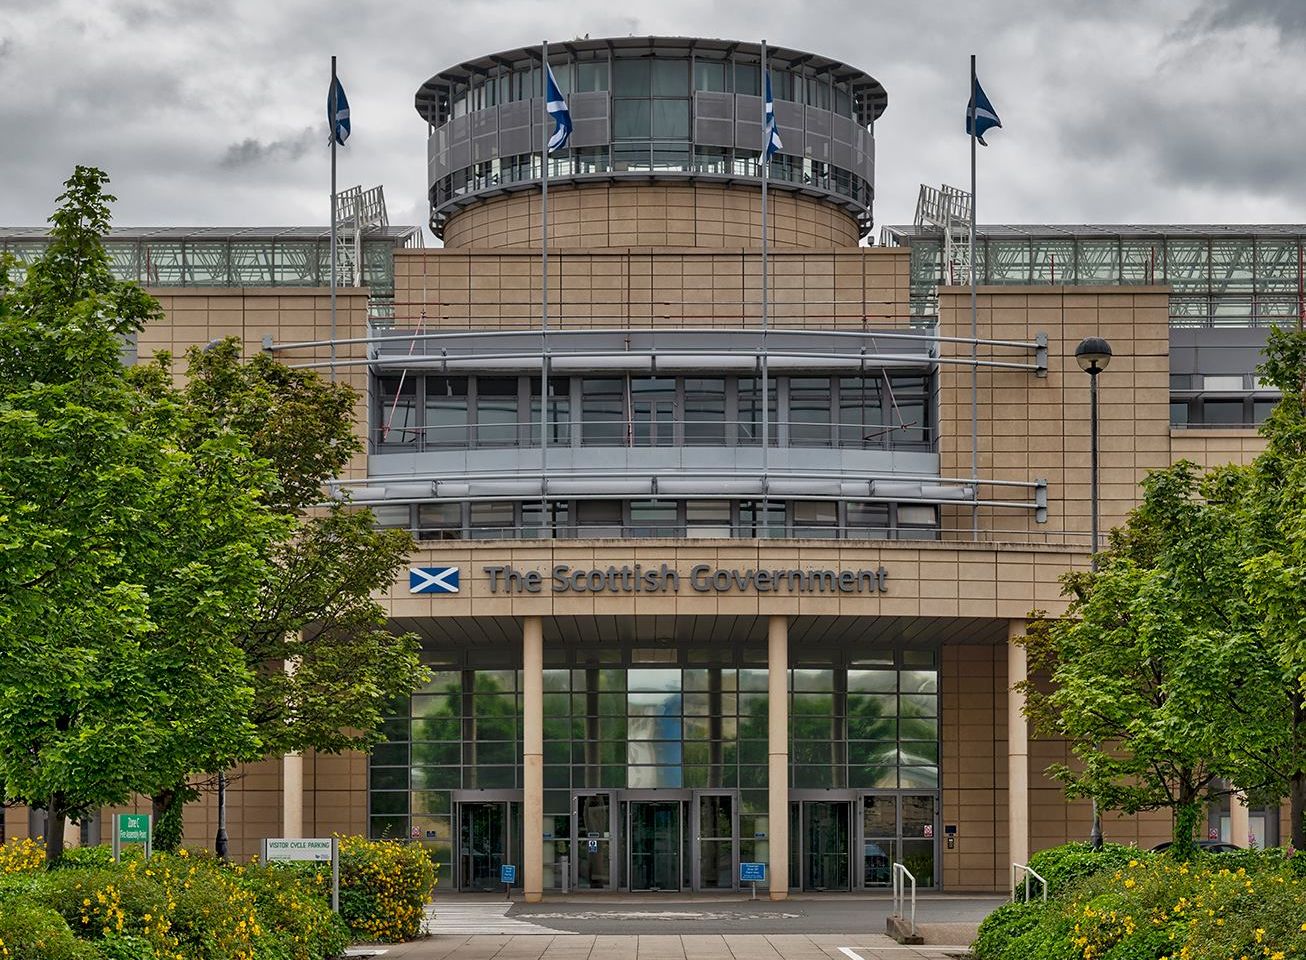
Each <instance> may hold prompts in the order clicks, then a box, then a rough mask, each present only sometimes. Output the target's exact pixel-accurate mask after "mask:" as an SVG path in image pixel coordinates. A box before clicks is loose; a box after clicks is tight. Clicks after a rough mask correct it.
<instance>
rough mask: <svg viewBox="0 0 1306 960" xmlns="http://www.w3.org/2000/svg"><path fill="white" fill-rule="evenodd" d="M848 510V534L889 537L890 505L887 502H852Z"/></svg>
mask: <svg viewBox="0 0 1306 960" xmlns="http://www.w3.org/2000/svg"><path fill="white" fill-rule="evenodd" d="M847 511H848V536H850V537H876V538H880V537H888V536H889V505H888V504H887V503H850V504H848V507H847Z"/></svg>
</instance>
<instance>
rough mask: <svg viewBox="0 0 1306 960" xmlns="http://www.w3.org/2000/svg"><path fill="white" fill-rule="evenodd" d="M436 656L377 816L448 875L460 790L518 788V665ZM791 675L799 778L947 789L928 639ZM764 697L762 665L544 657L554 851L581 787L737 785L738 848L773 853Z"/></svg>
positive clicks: (389, 743)
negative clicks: (920, 646) (555, 661)
mask: <svg viewBox="0 0 1306 960" xmlns="http://www.w3.org/2000/svg"><path fill="white" fill-rule="evenodd" d="M694 653H695V652H694V651H690V654H691V658H693V657H694ZM619 656H620V654H618V657H619ZM436 667H437V672H436V673H435V675H434V676H433V678H432V680H431V681H430V683H428V684H427V685H426V686H425V687H424V688H423V689H422V690H421V691H420V692H419V693H417V694H415V695H414V696H413V697H412V698H411V699H410V700H409V701H406V702H404V703H402V704H398V705H396V707H395V708H394V709H393V711H392V714H391V716H390V718H389V719H387V720H386V721H385V723H384V726H383V733H384V735H385V738H386V739H385V741H384V742H383V743H381V744H378V745H377V746H376V747H375V748H373V750H372V755H371V763H370V781H369V784H370V790H369V793H370V806H369V810H370V818H371V819H370V826H369V829H370V832H371V835H372V836H374V837H391V838H411V839H414V840H419V841H421V842H422V843H423V844H424V845H425V846H427V847H429V848H431V850H432V854H433V856H434V857H435V859H436V860H437V861H438V862H439V863H441V864H442V867H441V871H442V874H441V877H442V882H449V878H450V874H449V872H448V871H449V865H450V864H451V862H452V852H453V851H452V846H451V844H452V838H453V836H454V824H453V823H452V817H453V812H454V811H453V791H457V790H478V789H490V790H495V789H520V788H521V785H522V783H521V766H520V763H521V749H522V741H521V736H522V734H521V715H522V714H521V710H522V707H521V678H520V673H519V672H518V671H517V670H515V669H461V670H459V669H451V668H448V667H441V666H440V665H439V664H437V665H436ZM789 688H790V693H789V697H790V717H791V719H790V764H791V765H790V781H791V786H793V787H795V788H802V789H809V788H853V789H856V788H865V789H871V790H875V791H887V792H892V791H911V792H915V793H918V794H919V793H922V792H926V793H928V792H930V791H934V790H937V788H938V785H939V721H938V717H939V704H938V699H939V698H938V667H937V660H936V656H935V654H934V652H933V651H928V650H907V651H899V652H898V653H897V654H894V653H893V652H889V651H886V652H885V653H883V654H882V655H879V656H870V657H863V658H861V659H857V660H854V661H851V662H848V663H847V665H846V666H835V665H834V663H833V662H832V661H831V662H827V663H825V664H821V663H819V662H817V661H809V662H807V663H805V664H803V665H800V666H796V667H795V668H794V669H792V670H791V671H790V678H789ZM767 697H768V694H767V671H766V669H765V667H764V666H740V665H729V666H683V665H682V666H626V665H620V664H609V665H587V666H574V667H573V666H555V667H552V668H549V669H546V670H545V672H544V813H545V818H546V824H545V830H546V832H548V833H551V834H552V840H553V841H554V842H553V843H551V844H546V859H548V860H549V863H550V864H551V863H553V862H554V858H556V857H561V856H566V850H567V844H566V841H567V839H568V838H569V837H570V829H571V828H570V817H569V814H570V812H571V809H572V797H573V795H574V794H576V793H584V792H586V791H594V790H617V791H622V790H648V789H672V790H689V789H711V788H719V789H722V790H726V791H729V792H734V791H737V792H738V797H739V818H740V819H739V837H740V857H741V859H743V860H745V861H758V860H763V861H764V860H766V859H768V855H767V849H766V840H765V837H766V835H767V833H768V828H767V790H766V788H767V722H768V710H767ZM551 871H552V867H551V866H550V865H549V864H546V876H552V875H553V873H552V872H551Z"/></svg>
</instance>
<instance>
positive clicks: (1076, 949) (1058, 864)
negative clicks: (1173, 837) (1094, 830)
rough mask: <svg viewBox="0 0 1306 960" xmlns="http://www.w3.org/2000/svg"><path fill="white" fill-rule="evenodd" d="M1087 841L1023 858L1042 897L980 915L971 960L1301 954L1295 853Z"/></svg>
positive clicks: (1305, 874) (1195, 959)
mask: <svg viewBox="0 0 1306 960" xmlns="http://www.w3.org/2000/svg"><path fill="white" fill-rule="evenodd" d="M1086 848H1087V845H1085V844H1069V845H1067V846H1066V847H1061V848H1055V849H1054V850H1051V851H1045V852H1044V854H1040V855H1038V856H1036V857H1035V858H1033V859H1032V860H1031V865H1032V866H1034V868H1035V869H1039V867H1038V865H1037V860H1038V857H1039V856H1042V857H1043V866H1044V868H1045V869H1046V870H1047V873H1045V874H1044V875H1045V876H1048V879H1049V886H1050V888H1051V892H1050V899H1049V901H1048V903H1047V904H1043V903H1042V902H1041V901H1036V902H1031V903H1029V904H1024V903H1011V904H1006V905H1004V906H1002V907H999V908H998V909H997V910H995V911H994V912H993V913H991V914H989V916H988V917H986V918H985V920H984V922H983V923H982V924H980V929H979V937H978V938H977V939H976V941H975V944H974V946H973V951H974V954H975V956H976V957H977V958H978V960H1230V958H1232V960H1244V958H1246V960H1287V958H1291V957H1306V856H1304V855H1302V854H1295V855H1294V854H1293V853H1292V852H1291V851H1280V850H1269V851H1264V852H1260V851H1255V852H1243V853H1238V854H1198V855H1197V856H1196V857H1195V858H1194V859H1193V860H1192V861H1191V862H1178V861H1176V860H1174V859H1173V858H1171V857H1169V856H1166V855H1163V854H1149V853H1143V852H1140V851H1138V850H1132V849H1131V848H1128V847H1124V848H1114V849H1108V850H1106V851H1103V852H1102V853H1094V852H1093V851H1091V850H1090V849H1086ZM1123 856H1127V859H1124V860H1123V862H1122V857H1123ZM1039 872H1040V873H1044V870H1042V869H1039ZM1053 876H1056V877H1057V879H1056V880H1055V881H1054V880H1053Z"/></svg>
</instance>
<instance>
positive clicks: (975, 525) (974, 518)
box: [970, 53, 979, 539]
mask: <svg viewBox="0 0 1306 960" xmlns="http://www.w3.org/2000/svg"><path fill="white" fill-rule="evenodd" d="M978 88H979V81H978V80H976V78H975V54H973V53H972V54H971V55H970V358H971V360H972V361H973V362H972V363H971V367H970V478H971V479H972V480H974V481H976V487H975V489H976V490H978V489H979V485H978V481H979V364H978V362H974V361H978V360H979V341H978V337H979V333H978V329H979V324H978V320H977V313H978V307H977V300H978V295H977V290H976V287H975V211H976V210H977V209H978V207H977V205H976V203H975V141H976V138H977V137H978V135H979V134H978V127H979V124H978V123H977V122H976V120H977V114H978V106H979V96H978V92H979V90H978ZM970 523H971V532H972V534H974V536H975V537H976V539H978V538H979V506H978V504H976V505H973V506H972V507H971V508H970Z"/></svg>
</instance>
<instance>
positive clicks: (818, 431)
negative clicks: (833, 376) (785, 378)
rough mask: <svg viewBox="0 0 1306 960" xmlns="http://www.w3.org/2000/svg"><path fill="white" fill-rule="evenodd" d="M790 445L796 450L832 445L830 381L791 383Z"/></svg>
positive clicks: (796, 379)
mask: <svg viewBox="0 0 1306 960" xmlns="http://www.w3.org/2000/svg"><path fill="white" fill-rule="evenodd" d="M789 443H790V445H792V446H795V447H828V446H829V445H830V378H829V377H791V378H790V379H789Z"/></svg>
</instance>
